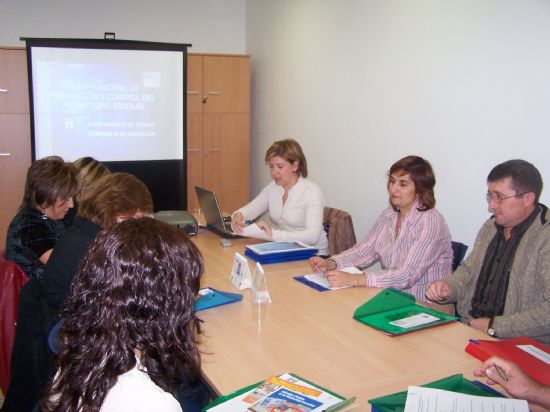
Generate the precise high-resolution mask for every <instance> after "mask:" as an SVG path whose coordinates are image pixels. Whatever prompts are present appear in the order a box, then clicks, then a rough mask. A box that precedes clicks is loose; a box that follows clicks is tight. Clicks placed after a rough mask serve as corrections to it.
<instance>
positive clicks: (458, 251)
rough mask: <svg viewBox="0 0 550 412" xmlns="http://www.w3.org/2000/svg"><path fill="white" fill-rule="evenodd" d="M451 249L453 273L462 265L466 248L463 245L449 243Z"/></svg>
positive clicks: (453, 242)
mask: <svg viewBox="0 0 550 412" xmlns="http://www.w3.org/2000/svg"><path fill="white" fill-rule="evenodd" d="M451 247H452V248H453V272H454V271H455V270H456V268H457V267H458V266H459V265H460V264H461V263H462V259H464V256H465V255H466V251H467V250H468V246H467V245H465V244H464V243H460V242H455V241H451Z"/></svg>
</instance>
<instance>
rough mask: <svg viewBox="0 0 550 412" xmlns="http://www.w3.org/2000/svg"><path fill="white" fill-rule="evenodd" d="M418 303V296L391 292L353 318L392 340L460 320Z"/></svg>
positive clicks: (384, 294)
mask: <svg viewBox="0 0 550 412" xmlns="http://www.w3.org/2000/svg"><path fill="white" fill-rule="evenodd" d="M415 302H416V301H415V299H414V296H412V295H410V294H408V293H405V292H401V291H399V290H395V289H392V288H387V289H384V290H382V291H381V292H380V293H378V294H377V295H376V296H374V297H373V298H372V299H370V300H368V301H367V302H365V303H364V304H363V305H361V306H359V307H358V308H357V309H356V310H355V313H354V314H353V318H354V319H355V320H358V321H359V322H361V323H364V324H365V325H368V326H370V327H373V328H375V329H377V330H379V331H381V332H382V333H384V334H386V335H389V336H396V335H403V334H405V333H409V332H414V331H416V330H419V329H425V328H431V327H433V326H439V325H443V324H445V323H449V322H452V321H454V320H456V319H457V318H456V317H454V316H450V315H447V314H445V313H441V312H437V311H435V310H432V309H429V308H426V307H424V306H420V305H417V304H416V303H415Z"/></svg>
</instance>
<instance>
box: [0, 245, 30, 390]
mask: <svg viewBox="0 0 550 412" xmlns="http://www.w3.org/2000/svg"><path fill="white" fill-rule="evenodd" d="M28 280H29V278H28V277H27V275H26V274H25V272H23V271H22V270H21V269H20V268H19V266H17V265H16V264H15V263H14V262H12V261H10V260H7V259H6V258H5V257H4V251H3V250H2V251H0V302H2V305H0V388H1V389H2V392H3V393H4V394H5V393H7V391H8V386H9V382H10V365H11V350H12V347H13V341H14V339H15V324H16V321H17V310H18V308H19V295H20V293H21V288H22V287H23V285H24V284H25V283H27V282H28Z"/></svg>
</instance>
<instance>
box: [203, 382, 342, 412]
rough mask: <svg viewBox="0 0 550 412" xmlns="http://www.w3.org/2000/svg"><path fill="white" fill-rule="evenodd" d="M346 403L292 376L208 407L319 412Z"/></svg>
mask: <svg viewBox="0 0 550 412" xmlns="http://www.w3.org/2000/svg"><path fill="white" fill-rule="evenodd" d="M344 402H346V399H345V398H344V397H343V396H340V395H337V394H335V393H333V392H331V391H329V390H327V389H324V388H321V387H320V386H317V385H314V384H313V383H311V382H309V381H306V380H305V379H302V378H300V377H299V376H297V375H294V374H291V373H285V374H283V375H280V376H278V377H277V376H271V377H269V378H268V379H266V380H265V381H263V382H261V383H260V384H255V385H252V386H249V387H246V388H243V389H241V390H239V391H237V392H235V393H232V394H230V395H227V396H223V397H220V398H218V399H216V400H214V401H213V402H212V403H210V405H208V406H207V407H206V408H205V410H206V411H209V412H220V411H223V412H244V411H250V412H275V411H293V412H313V411H315V412H320V411H324V410H327V409H329V408H331V410H336V409H335V408H337V406H338V405H340V404H343V403H344Z"/></svg>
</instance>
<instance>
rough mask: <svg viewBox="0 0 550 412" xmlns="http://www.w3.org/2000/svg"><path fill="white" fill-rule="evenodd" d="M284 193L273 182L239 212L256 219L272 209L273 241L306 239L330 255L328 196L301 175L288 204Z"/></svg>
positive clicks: (289, 196) (306, 241) (248, 217)
mask: <svg viewBox="0 0 550 412" xmlns="http://www.w3.org/2000/svg"><path fill="white" fill-rule="evenodd" d="M283 194H284V188H283V187H282V186H278V185H277V184H276V183H275V182H273V181H272V182H271V183H270V184H268V185H267V186H266V187H264V188H263V190H262V191H261V192H260V194H259V195H258V196H256V198H255V199H254V200H252V201H251V202H250V203H249V204H247V205H246V206H244V207H242V208H240V209H239V210H237V212H241V213H242V214H243V216H244V218H245V219H246V220H253V219H256V218H257V217H258V216H260V215H261V214H262V213H264V212H266V211H269V217H270V219H271V221H272V222H273V224H274V227H273V235H272V238H273V240H275V241H278V242H293V241H299V242H303V243H305V244H306V245H310V246H314V247H316V248H317V249H319V254H321V255H326V254H328V240H327V234H326V233H325V231H324V230H323V212H324V208H325V199H324V196H323V193H322V192H321V189H320V188H319V186H317V185H316V184H315V183H313V182H312V181H310V180H308V179H305V178H303V177H300V178H299V179H298V181H297V182H296V184H295V185H294V186H292V187H291V188H290V189H289V191H288V197H287V200H286V202H285V203H284V204H283ZM237 212H235V213H237Z"/></svg>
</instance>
